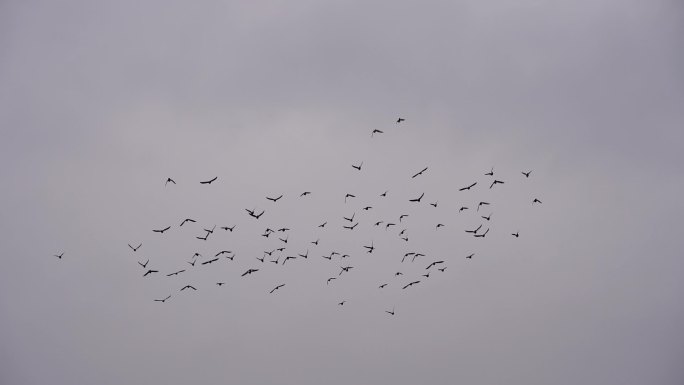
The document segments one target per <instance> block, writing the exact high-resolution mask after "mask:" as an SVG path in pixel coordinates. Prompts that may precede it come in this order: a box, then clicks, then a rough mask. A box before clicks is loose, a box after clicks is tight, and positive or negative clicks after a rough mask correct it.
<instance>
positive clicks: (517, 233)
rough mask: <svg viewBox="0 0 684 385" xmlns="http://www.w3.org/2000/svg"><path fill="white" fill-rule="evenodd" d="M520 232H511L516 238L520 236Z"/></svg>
mask: <svg viewBox="0 0 684 385" xmlns="http://www.w3.org/2000/svg"><path fill="white" fill-rule="evenodd" d="M519 233H520V232H519V231H516V232H515V233H513V234H511V235H512V236H514V237H516V238H518V237H519V236H520V234H519Z"/></svg>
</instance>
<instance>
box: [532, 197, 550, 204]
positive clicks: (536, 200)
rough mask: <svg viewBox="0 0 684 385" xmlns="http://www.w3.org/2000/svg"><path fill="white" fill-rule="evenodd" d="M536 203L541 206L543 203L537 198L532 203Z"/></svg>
mask: <svg viewBox="0 0 684 385" xmlns="http://www.w3.org/2000/svg"><path fill="white" fill-rule="evenodd" d="M535 203H539V204H541V201H540V200H539V199H537V198H534V200H533V201H532V204H535ZM552 206H553V205H552Z"/></svg>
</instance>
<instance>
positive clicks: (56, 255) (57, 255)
mask: <svg viewBox="0 0 684 385" xmlns="http://www.w3.org/2000/svg"><path fill="white" fill-rule="evenodd" d="M63 255H64V252H62V254H54V256H55V257H57V258H59V259H62V256H63Z"/></svg>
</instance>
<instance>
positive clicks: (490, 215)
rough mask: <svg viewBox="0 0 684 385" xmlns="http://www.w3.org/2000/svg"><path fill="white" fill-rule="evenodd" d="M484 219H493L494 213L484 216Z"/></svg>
mask: <svg viewBox="0 0 684 385" xmlns="http://www.w3.org/2000/svg"><path fill="white" fill-rule="evenodd" d="M482 219H486V220H490V219H492V214H489V215H488V216H486V217H485V216H482Z"/></svg>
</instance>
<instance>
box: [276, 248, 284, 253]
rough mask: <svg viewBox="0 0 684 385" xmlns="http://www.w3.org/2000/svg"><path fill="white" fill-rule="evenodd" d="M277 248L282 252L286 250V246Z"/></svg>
mask: <svg viewBox="0 0 684 385" xmlns="http://www.w3.org/2000/svg"><path fill="white" fill-rule="evenodd" d="M276 250H278V251H280V252H282V251H283V250H285V248H284V247H279V248H277V249H276Z"/></svg>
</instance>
